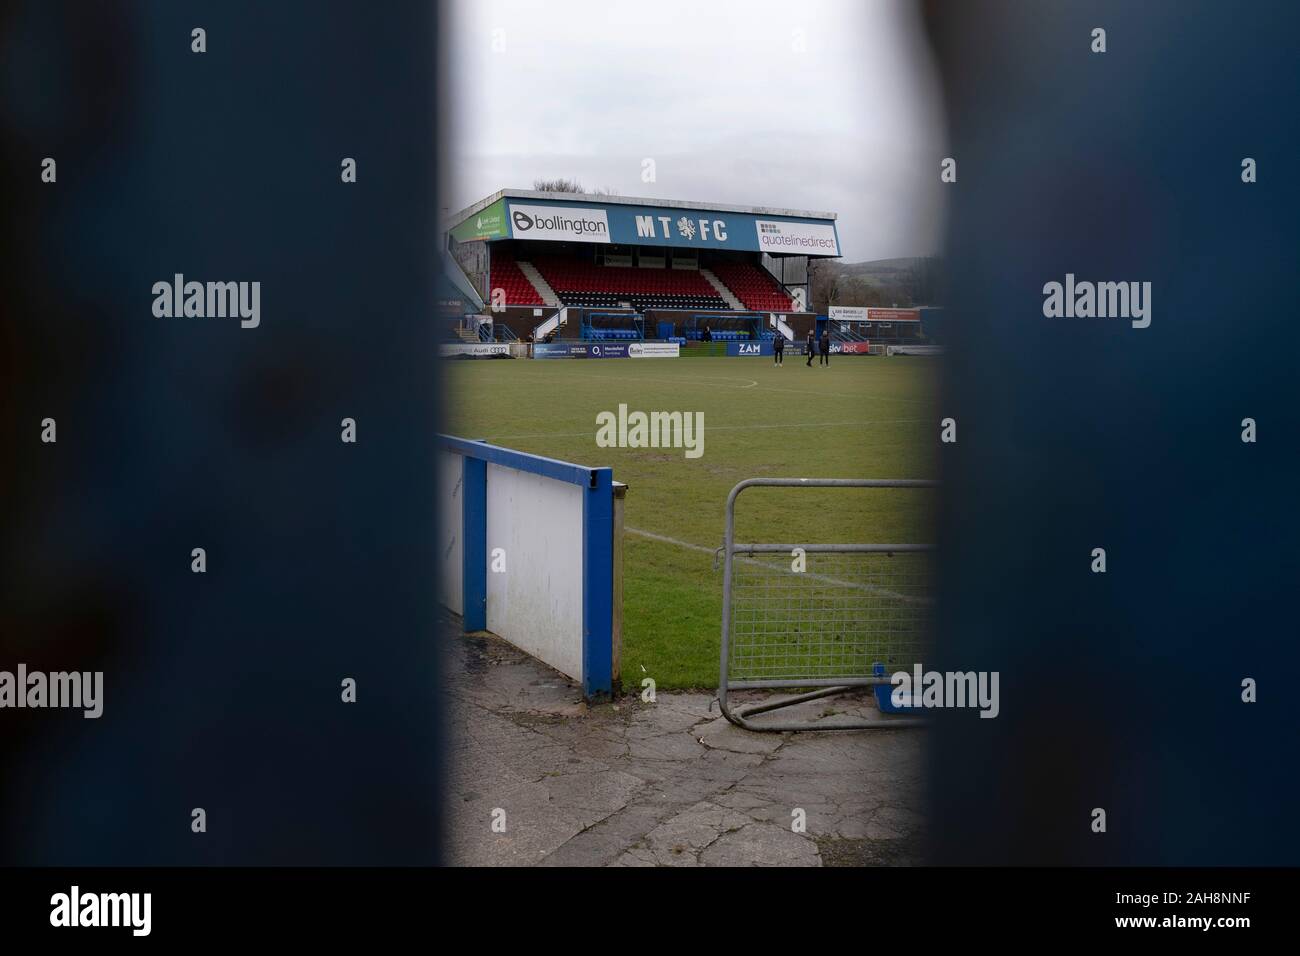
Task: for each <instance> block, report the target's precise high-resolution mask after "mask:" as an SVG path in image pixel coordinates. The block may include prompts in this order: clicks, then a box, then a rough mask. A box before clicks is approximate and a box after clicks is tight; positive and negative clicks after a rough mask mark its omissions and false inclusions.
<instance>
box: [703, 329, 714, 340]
mask: <svg viewBox="0 0 1300 956" xmlns="http://www.w3.org/2000/svg"><path fill="white" fill-rule="evenodd" d="M704 341H706V342H712V341H713V330H712V329H711V328H709V327H708V326H707V325H706V326H705V327H704Z"/></svg>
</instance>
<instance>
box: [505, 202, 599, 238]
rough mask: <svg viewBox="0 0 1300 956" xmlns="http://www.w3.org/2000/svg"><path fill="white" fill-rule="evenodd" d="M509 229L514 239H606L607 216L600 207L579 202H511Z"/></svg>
mask: <svg viewBox="0 0 1300 956" xmlns="http://www.w3.org/2000/svg"><path fill="white" fill-rule="evenodd" d="M510 231H511V235H512V236H514V238H516V239H545V240H549V241H551V242H575V241H576V242H609V241H610V239H609V220H608V219H607V218H606V216H605V210H603V209H587V208H582V207H579V206H531V205H530V206H525V205H523V204H521V203H513V202H512V203H511V204H510Z"/></svg>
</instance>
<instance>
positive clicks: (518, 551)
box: [487, 464, 583, 682]
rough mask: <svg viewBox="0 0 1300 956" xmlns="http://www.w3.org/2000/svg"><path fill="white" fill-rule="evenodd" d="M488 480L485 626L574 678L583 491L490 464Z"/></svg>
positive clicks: (578, 668) (578, 662)
mask: <svg viewBox="0 0 1300 956" xmlns="http://www.w3.org/2000/svg"><path fill="white" fill-rule="evenodd" d="M487 485H488V487H487V498H488V520H487V531H488V540H487V556H488V562H489V567H490V566H491V561H492V550H493V549H494V548H505V551H506V562H507V563H506V569H507V573H505V574H493V573H491V572H489V573H488V576H487V627H488V630H489V631H491V632H492V633H494V634H497V635H499V636H501V637H503V638H505V639H506V640H507V641H509V642H510V643H511V644H514V645H515V646H516V647H518V648H520V649H521V650H524V651H527V652H528V653H529V654H532V655H533V656H534V657H536V658H538V659H539V660H541V661H542V662H544V663H546V664H549V665H550V666H551V667H554V668H555V669H556V670H558V671H560V672H561V673H563V674H567V675H568V676H569V677H572V678H573V679H574V680H576V681H578V682H581V681H582V496H583V489H582V488H580V487H578V486H577V485H573V484H569V483H568V482H561V481H554V480H551V479H549V478H543V477H541V476H540V475H530V474H527V473H525V472H521V471H515V470H514V469H513V468H504V467H502V466H500V465H493V464H489V465H488V466H487ZM525 555H526V556H527V558H526V559H525V558H524V556H525Z"/></svg>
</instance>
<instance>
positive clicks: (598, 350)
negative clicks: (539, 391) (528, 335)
mask: <svg viewBox="0 0 1300 956" xmlns="http://www.w3.org/2000/svg"><path fill="white" fill-rule="evenodd" d="M627 357H628V353H627V343H626V342H539V343H537V344H536V345H534V346H533V358H627Z"/></svg>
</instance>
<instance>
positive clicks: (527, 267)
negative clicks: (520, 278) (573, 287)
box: [517, 260, 560, 309]
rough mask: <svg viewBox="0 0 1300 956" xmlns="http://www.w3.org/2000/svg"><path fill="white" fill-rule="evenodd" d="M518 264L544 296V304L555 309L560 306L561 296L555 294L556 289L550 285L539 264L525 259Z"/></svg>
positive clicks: (539, 293) (520, 269)
mask: <svg viewBox="0 0 1300 956" xmlns="http://www.w3.org/2000/svg"><path fill="white" fill-rule="evenodd" d="M517 265H518V266H519V271H520V272H522V273H523V274H524V275H525V276H527V277H528V281H529V282H531V283H532V284H533V288H534V289H536V290H537V294H538V295H539V296H541V297H542V304H543V305H549V306H550V307H551V308H553V309H556V308H559V305H560V297H559V296H558V295H556V294H555V290H554V289H552V288H551V287H550V285H549V284H548V283H547V281H546V277H545V276H543V275H542V273H541V272H540V271H539V270H538V268H537V266H535V265H533V264H532V263H531V262H525V261H523V260H520V261H519V262H518V263H517Z"/></svg>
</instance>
